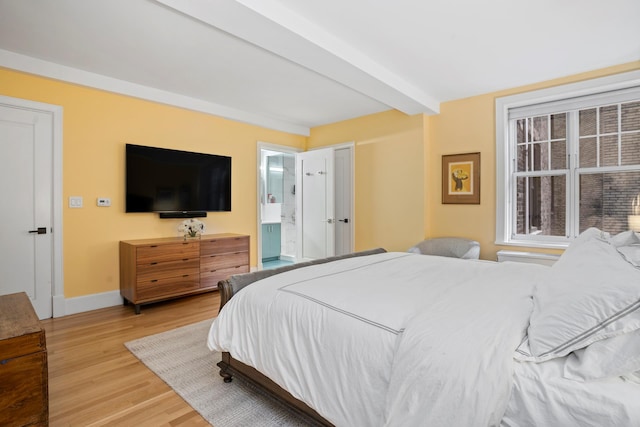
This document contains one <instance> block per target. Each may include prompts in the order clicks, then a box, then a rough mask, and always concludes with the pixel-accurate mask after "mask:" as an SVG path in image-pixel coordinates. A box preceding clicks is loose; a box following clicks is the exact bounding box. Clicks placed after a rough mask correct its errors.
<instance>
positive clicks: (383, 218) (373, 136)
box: [308, 111, 425, 251]
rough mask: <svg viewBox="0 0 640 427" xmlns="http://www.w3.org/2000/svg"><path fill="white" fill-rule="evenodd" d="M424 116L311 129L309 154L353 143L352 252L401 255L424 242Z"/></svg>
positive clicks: (393, 114) (389, 115) (390, 115)
mask: <svg viewBox="0 0 640 427" xmlns="http://www.w3.org/2000/svg"><path fill="white" fill-rule="evenodd" d="M424 126H425V123H424V116H423V115H421V114H419V115H415V116H407V115H405V114H402V113H400V112H398V111H387V112H384V113H379V114H373V115H369V116H365V117H360V118H356V119H353V120H347V121H343V122H339V123H334V124H330V125H326V126H319V127H315V128H313V129H312V130H311V135H310V137H309V139H308V149H312V148H317V147H322V146H327V145H335V144H340V143H345V142H354V143H355V195H354V197H355V226H356V229H355V249H356V250H364V249H369V248H374V247H384V248H385V249H387V250H389V251H405V250H407V249H408V248H409V247H411V246H413V245H414V244H415V243H416V242H418V241H419V240H420V239H421V238H422V236H424V234H425V232H424V221H425V219H424V218H425V213H424V196H423V194H424V186H425V176H424V146H425V144H424V142H425V141H424V135H425V129H424Z"/></svg>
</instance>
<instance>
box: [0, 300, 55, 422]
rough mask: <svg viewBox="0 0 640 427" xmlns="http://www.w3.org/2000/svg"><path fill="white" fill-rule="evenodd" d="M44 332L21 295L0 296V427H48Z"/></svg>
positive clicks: (32, 310) (47, 374)
mask: <svg viewBox="0 0 640 427" xmlns="http://www.w3.org/2000/svg"><path fill="white" fill-rule="evenodd" d="M48 378H49V373H48V370H47V346H46V340H45V333H44V329H43V328H42V326H41V324H40V320H38V316H37V315H36V312H35V310H34V309H33V306H32V305H31V301H29V297H28V296H27V294H25V293H24V292H21V293H17V294H10V295H3V296H0V426H46V425H48V424H49V386H48Z"/></svg>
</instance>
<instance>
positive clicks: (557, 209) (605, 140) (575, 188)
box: [496, 71, 640, 247]
mask: <svg viewBox="0 0 640 427" xmlns="http://www.w3.org/2000/svg"><path fill="white" fill-rule="evenodd" d="M496 129H497V134H496V149H497V162H496V165H497V194H496V199H497V217H496V218H497V223H496V242H497V243H499V244H516V245H517V244H520V245H526V246H547V247H563V246H566V245H567V244H568V243H569V242H570V240H571V239H573V238H574V237H575V236H577V235H578V234H579V233H581V232H582V231H584V230H586V229H587V228H589V227H597V228H599V229H601V230H605V231H608V232H610V233H612V234H615V233H619V232H621V231H624V230H628V229H630V228H634V227H635V226H634V225H633V224H636V223H637V222H638V221H640V71H637V72H631V73H625V74H620V75H616V76H611V77H607V78H602V79H596V80H592V81H588V82H581V83H577V84H573V85H567V86H563V87H557V88H552V89H545V90H542V91H536V92H530V93H525V94H519V95H515V96H511V97H505V98H500V99H498V100H497V102H496ZM636 216H637V217H636ZM635 218H637V219H635ZM638 231H640V230H638Z"/></svg>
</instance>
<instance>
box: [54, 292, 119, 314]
mask: <svg viewBox="0 0 640 427" xmlns="http://www.w3.org/2000/svg"><path fill="white" fill-rule="evenodd" d="M61 303H62V302H61V301H57V302H56V299H55V298H54V308H55V307H56V306H58V307H59V310H60V308H61V307H60V306H61V305H62V304H61ZM122 304H123V300H122V297H121V296H120V291H110V292H103V293H100V294H91V295H84V296H81V297H74V298H66V299H64V310H63V311H64V312H62V313H60V312H56V310H54V317H61V316H68V315H70V314H76V313H84V312H85V311H91V310H98V309H99V308H106V307H114V306H116V305H122Z"/></svg>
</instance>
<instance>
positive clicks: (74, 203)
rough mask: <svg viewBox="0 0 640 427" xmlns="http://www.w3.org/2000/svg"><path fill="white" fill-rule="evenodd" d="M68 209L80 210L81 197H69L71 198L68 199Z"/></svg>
mask: <svg viewBox="0 0 640 427" xmlns="http://www.w3.org/2000/svg"><path fill="white" fill-rule="evenodd" d="M69 207H70V208H81V207H82V196H71V197H69Z"/></svg>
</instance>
